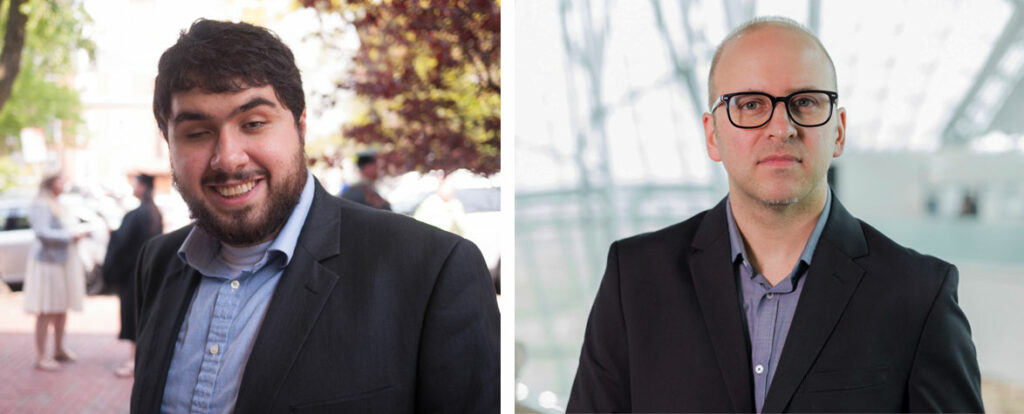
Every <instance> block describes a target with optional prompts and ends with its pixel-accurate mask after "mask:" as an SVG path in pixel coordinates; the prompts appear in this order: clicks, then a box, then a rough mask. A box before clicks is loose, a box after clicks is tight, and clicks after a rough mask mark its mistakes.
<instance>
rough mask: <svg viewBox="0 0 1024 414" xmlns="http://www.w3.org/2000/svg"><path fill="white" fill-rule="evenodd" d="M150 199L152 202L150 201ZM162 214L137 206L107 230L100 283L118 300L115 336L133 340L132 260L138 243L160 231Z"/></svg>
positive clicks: (140, 249) (134, 334) (133, 288)
mask: <svg viewBox="0 0 1024 414" xmlns="http://www.w3.org/2000/svg"><path fill="white" fill-rule="evenodd" d="M150 202H152V201H150ZM163 229H164V225H163V217H162V216H161V215H160V211H159V210H157V209H156V206H155V205H153V206H148V207H147V206H146V205H145V204H144V205H141V206H139V207H138V208H136V209H134V210H132V211H129V212H128V214H125V215H124V219H122V220H121V226H120V227H118V228H117V230H115V231H114V232H112V233H110V242H109V243H107V254H106V257H105V258H104V259H103V283H104V284H106V285H108V286H111V287H113V288H114V289H113V290H115V291H116V292H117V296H118V299H120V302H121V332H120V333H119V334H118V336H117V337H118V338H120V339H127V340H130V341H134V340H135V337H136V336H137V335H136V331H135V328H136V327H137V325H138V322H137V321H136V320H135V283H134V277H135V260H136V259H137V258H138V257H139V252H140V251H142V245H143V244H144V243H146V240H149V239H151V238H153V237H155V236H158V235H160V233H162V232H163Z"/></svg>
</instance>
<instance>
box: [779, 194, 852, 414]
mask: <svg viewBox="0 0 1024 414" xmlns="http://www.w3.org/2000/svg"><path fill="white" fill-rule="evenodd" d="M867 253H868V251H867V243H866V241H865V240H864V233H863V231H862V230H861V227H860V223H859V222H858V221H857V219H855V218H854V217H853V216H851V215H850V213H848V212H847V211H846V209H845V208H843V206H842V204H840V203H839V200H838V199H836V198H835V196H834V195H833V199H832V211H831V213H830V214H829V218H828V223H827V224H826V225H825V230H824V231H823V233H822V236H821V239H819V242H818V246H817V248H816V249H815V251H814V256H813V258H812V259H811V267H810V268H809V270H808V273H807V275H806V276H805V277H806V280H804V283H805V285H804V288H803V292H802V293H801V294H800V301H799V302H798V303H797V308H796V314H795V315H793V324H792V325H791V326H790V328H789V335H788V337H787V338H786V344H785V345H784V346H783V349H782V355H781V358H780V360H779V368H778V371H777V372H776V373H775V375H774V377H773V378H772V383H771V386H770V387H769V389H768V395H767V397H766V399H765V403H764V409H763V411H764V412H779V411H784V410H785V409H786V407H787V406H788V405H789V401H790V400H791V399H792V398H793V393H794V392H796V389H797V387H798V386H799V385H800V383H801V382H803V379H804V377H805V376H806V375H807V372H808V371H809V370H810V368H811V366H812V365H813V364H814V361H815V360H816V359H817V357H818V354H819V353H820V352H821V349H822V347H824V346H825V342H826V341H827V340H828V338H829V336H830V335H831V333H832V330H833V329H834V328H835V326H836V323H837V322H838V321H839V318H840V317H841V316H842V314H843V310H844V309H846V304H847V303H848V302H849V300H850V297H852V296H853V293H854V291H855V290H856V289H857V285H858V284H859V283H860V280H861V277H862V276H863V274H864V270H863V269H862V268H861V267H860V266H858V265H857V264H856V263H855V262H854V261H853V259H854V258H857V257H860V256H863V255H866V254H867Z"/></svg>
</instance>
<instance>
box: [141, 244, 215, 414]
mask: <svg viewBox="0 0 1024 414" xmlns="http://www.w3.org/2000/svg"><path fill="white" fill-rule="evenodd" d="M174 263H176V266H175V268H174V269H171V270H170V271H168V272H167V274H166V276H165V277H164V279H163V282H162V283H163V284H164V285H163V286H162V287H161V288H160V290H159V292H160V295H159V296H158V297H157V298H156V301H157V303H156V304H154V305H153V306H151V307H150V309H177V310H178V312H177V313H172V312H153V314H152V315H151V316H150V321H149V326H147V328H146V329H147V330H150V331H151V332H153V336H152V339H151V342H150V343H149V344H147V345H144V346H143V347H139V349H138V353H139V354H140V355H139V360H140V365H142V366H144V367H148V368H146V369H145V370H146V371H148V372H161V373H163V375H140V376H137V377H136V381H137V383H136V384H135V388H136V389H138V390H140V391H141V393H140V397H141V398H140V400H139V401H145V402H148V403H149V405H150V406H149V407H145V408H144V409H143V410H142V411H144V412H159V411H160V403H161V402H162V401H163V397H164V386H165V385H166V384H167V373H168V371H169V370H170V368H171V357H172V356H173V355H174V346H175V344H176V343H177V342H178V331H179V330H181V323H182V321H184V320H185V314H186V313H188V307H189V302H191V300H192V295H193V294H194V293H195V291H196V287H198V286H199V280H200V279H201V276H200V275H199V273H198V272H196V270H195V269H192V268H191V267H188V266H185V264H184V263H183V262H182V261H181V260H179V259H177V258H175V259H174ZM140 337H141V335H140Z"/></svg>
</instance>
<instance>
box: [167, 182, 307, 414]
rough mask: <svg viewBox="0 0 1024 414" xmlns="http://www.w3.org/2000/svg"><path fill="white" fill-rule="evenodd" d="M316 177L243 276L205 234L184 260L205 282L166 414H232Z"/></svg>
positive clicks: (179, 344)
mask: <svg viewBox="0 0 1024 414" xmlns="http://www.w3.org/2000/svg"><path fill="white" fill-rule="evenodd" d="M313 185H314V184H313V176H312V174H311V173H310V172H309V170H308V169H307V170H306V185H305V186H304V187H303V189H302V195H301V196H299V202H298V204H297V205H296V206H295V208H294V209H293V210H292V214H291V215H290V216H289V217H288V221H287V222H285V225H284V227H282V228H281V232H280V233H278V235H277V237H276V238H275V239H274V241H273V242H272V243H271V244H270V247H269V248H268V249H267V252H266V253H265V254H264V255H263V257H262V258H260V259H259V260H258V261H257V262H256V264H255V265H254V266H253V267H252V268H251V269H249V270H247V271H242V272H241V273H238V272H236V271H232V270H231V268H230V267H229V266H228V265H227V264H226V263H224V262H223V260H222V259H221V258H220V255H219V252H220V248H221V244H220V241H218V240H216V239H214V238H212V237H211V236H210V235H209V234H207V233H206V232H205V231H203V230H202V229H200V228H199V227H194V228H193V229H192V231H191V232H190V233H189V235H188V237H187V238H186V239H185V242H184V243H182V245H181V248H180V249H178V256H179V257H181V260H182V261H184V262H185V263H186V264H188V265H189V266H191V267H192V268H194V269H196V270H198V271H199V273H201V274H202V275H203V278H202V281H201V282H200V283H199V288H198V289H196V293H195V295H194V296H193V297H192V302H191V304H190V305H189V309H188V313H187V314H186V316H185V320H184V322H183V323H182V325H181V330H179V331H178V338H177V340H176V341H175V344H174V357H173V359H172V360H171V367H170V369H169V370H168V372H167V383H166V385H165V387H164V399H163V401H162V403H161V406H160V411H161V412H172V413H185V412H189V413H231V412H232V411H234V407H235V400H236V399H237V397H238V387H239V385H240V384H241V382H242V373H243V372H244V371H245V364H246V361H248V359H249V354H250V352H251V351H252V345H253V343H254V342H255V340H256V335H257V334H258V333H259V331H260V325H261V324H262V322H263V315H264V314H265V313H266V311H267V306H268V305H269V304H270V298H271V296H272V295H273V294H274V288H275V287H276V286H277V282H278V280H280V278H281V274H282V273H284V269H285V268H286V267H287V266H288V263H289V262H290V261H291V258H292V253H293V252H294V251H295V246H296V244H297V243H298V240H299V233H300V232H301V230H302V225H303V224H304V223H305V222H306V216H307V215H308V213H309V208H310V206H311V205H312V204H313Z"/></svg>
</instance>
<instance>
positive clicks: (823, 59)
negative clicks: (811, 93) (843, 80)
mask: <svg viewBox="0 0 1024 414" xmlns="http://www.w3.org/2000/svg"><path fill="white" fill-rule="evenodd" d="M715 72H716V73H715V74H714V76H713V77H712V83H713V84H712V85H710V87H711V88H713V89H717V90H718V92H717V93H719V94H720V93H726V92H738V91H739V89H746V90H762V91H763V90H764V89H765V88H766V87H776V88H782V89H785V90H788V91H790V92H791V91H795V90H800V89H814V88H816V89H821V88H832V87H834V84H835V78H834V76H833V74H832V73H833V72H832V69H831V63H830V59H829V58H828V55H827V54H826V52H825V51H824V50H823V48H822V47H821V46H820V45H819V44H818V43H817V42H816V41H815V40H814V39H813V38H812V37H810V36H809V35H808V34H806V33H803V32H802V31H800V30H797V29H794V28H790V27H787V26H784V25H781V24H770V23H769V24H765V25H763V26H759V27H756V28H751V29H750V30H749V31H746V32H743V33H740V34H739V35H737V36H736V37H734V38H732V39H730V40H729V41H728V43H727V44H724V45H722V49H721V55H720V56H719V61H718V63H717V65H716V68H715ZM780 81H783V82H782V83H785V85H780V84H778V83H779V82H780ZM737 88H738V89H737ZM724 89H728V90H724ZM734 89H736V90H734ZM777 92H781V91H777Z"/></svg>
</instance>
